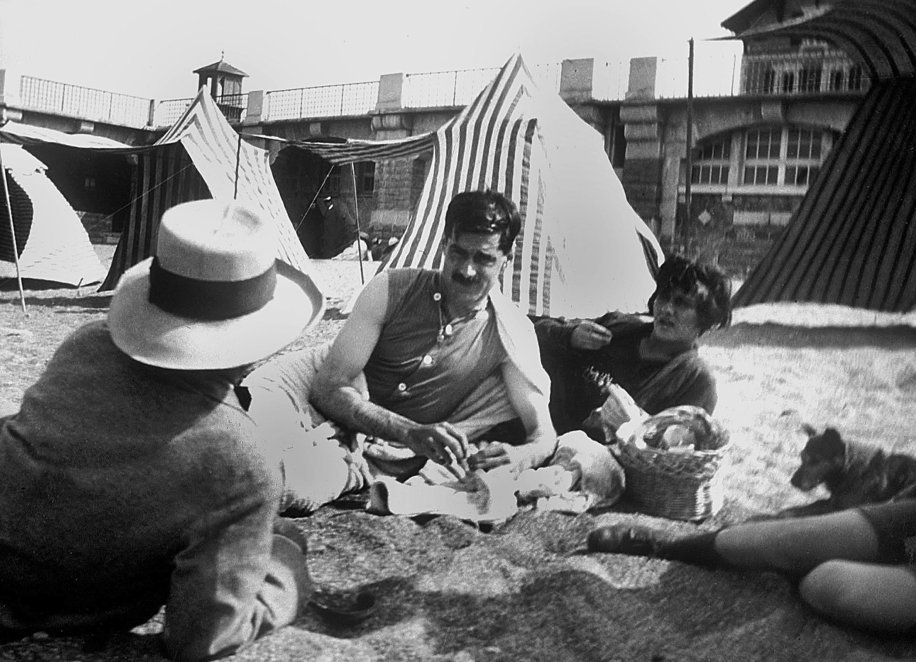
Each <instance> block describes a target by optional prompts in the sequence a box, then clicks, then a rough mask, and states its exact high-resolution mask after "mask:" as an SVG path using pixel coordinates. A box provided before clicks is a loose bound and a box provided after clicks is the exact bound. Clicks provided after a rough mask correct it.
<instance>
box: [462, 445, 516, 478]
mask: <svg viewBox="0 0 916 662" xmlns="http://www.w3.org/2000/svg"><path fill="white" fill-rule="evenodd" d="M475 446H477V452H476V453H474V454H473V455H471V457H469V458H468V466H469V467H470V468H471V471H477V470H480V471H489V470H490V469H495V468H496V467H501V466H503V465H504V464H509V463H511V462H512V457H510V455H509V446H508V445H507V444H504V443H502V442H501V441H481V442H478V443H476V444H475Z"/></svg>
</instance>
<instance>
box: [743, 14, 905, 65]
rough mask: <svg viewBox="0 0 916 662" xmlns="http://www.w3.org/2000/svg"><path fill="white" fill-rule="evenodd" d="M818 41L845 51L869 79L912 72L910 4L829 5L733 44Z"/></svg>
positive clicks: (755, 31) (756, 31) (746, 34)
mask: <svg viewBox="0 0 916 662" xmlns="http://www.w3.org/2000/svg"><path fill="white" fill-rule="evenodd" d="M773 35H780V36H789V37H799V38H808V39H819V40H822V41H826V42H829V43H831V44H833V45H834V46H836V47H837V48H840V49H841V50H843V51H844V52H846V53H847V54H848V55H849V56H850V57H851V58H853V59H854V60H856V61H857V62H858V63H859V64H861V65H862V66H863V67H864V68H865V69H866V70H867V71H868V72H869V73H870V75H871V78H874V79H890V78H900V77H904V76H913V75H914V73H916V1H914V0H832V1H831V2H826V3H822V4H821V6H820V7H819V8H817V9H815V10H814V11H813V12H812V13H809V14H808V15H806V16H803V17H799V18H794V19H789V20H786V21H783V22H781V23H776V24H773V25H767V26H764V27H759V28H751V29H749V30H745V31H744V32H741V33H740V34H738V35H735V37H734V38H735V39H741V40H742V41H745V40H749V39H753V38H754V37H760V36H773Z"/></svg>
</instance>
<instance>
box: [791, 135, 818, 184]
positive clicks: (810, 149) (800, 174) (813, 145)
mask: <svg viewBox="0 0 916 662" xmlns="http://www.w3.org/2000/svg"><path fill="white" fill-rule="evenodd" d="M821 143H822V138H821V132H820V131H816V132H815V131H813V130H811V129H787V130H786V180H785V183H786V185H787V186H808V185H809V184H811V182H812V181H814V177H815V175H817V172H818V170H819V169H820V165H821V152H822V144H821Z"/></svg>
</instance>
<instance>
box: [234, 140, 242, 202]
mask: <svg viewBox="0 0 916 662" xmlns="http://www.w3.org/2000/svg"><path fill="white" fill-rule="evenodd" d="M241 155H242V134H241V133H239V142H238V145H236V146H235V188H234V189H233V190H232V199H233V200H235V199H236V198H238V195H239V160H240V159H241Z"/></svg>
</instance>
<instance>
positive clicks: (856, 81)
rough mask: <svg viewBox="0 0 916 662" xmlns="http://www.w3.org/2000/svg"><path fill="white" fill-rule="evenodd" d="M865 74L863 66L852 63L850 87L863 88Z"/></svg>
mask: <svg viewBox="0 0 916 662" xmlns="http://www.w3.org/2000/svg"><path fill="white" fill-rule="evenodd" d="M863 79H864V76H863V75H862V67H860V66H859V65H857V64H854V65H852V66H851V67H850V68H849V89H850V90H861V89H862V83H863Z"/></svg>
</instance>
